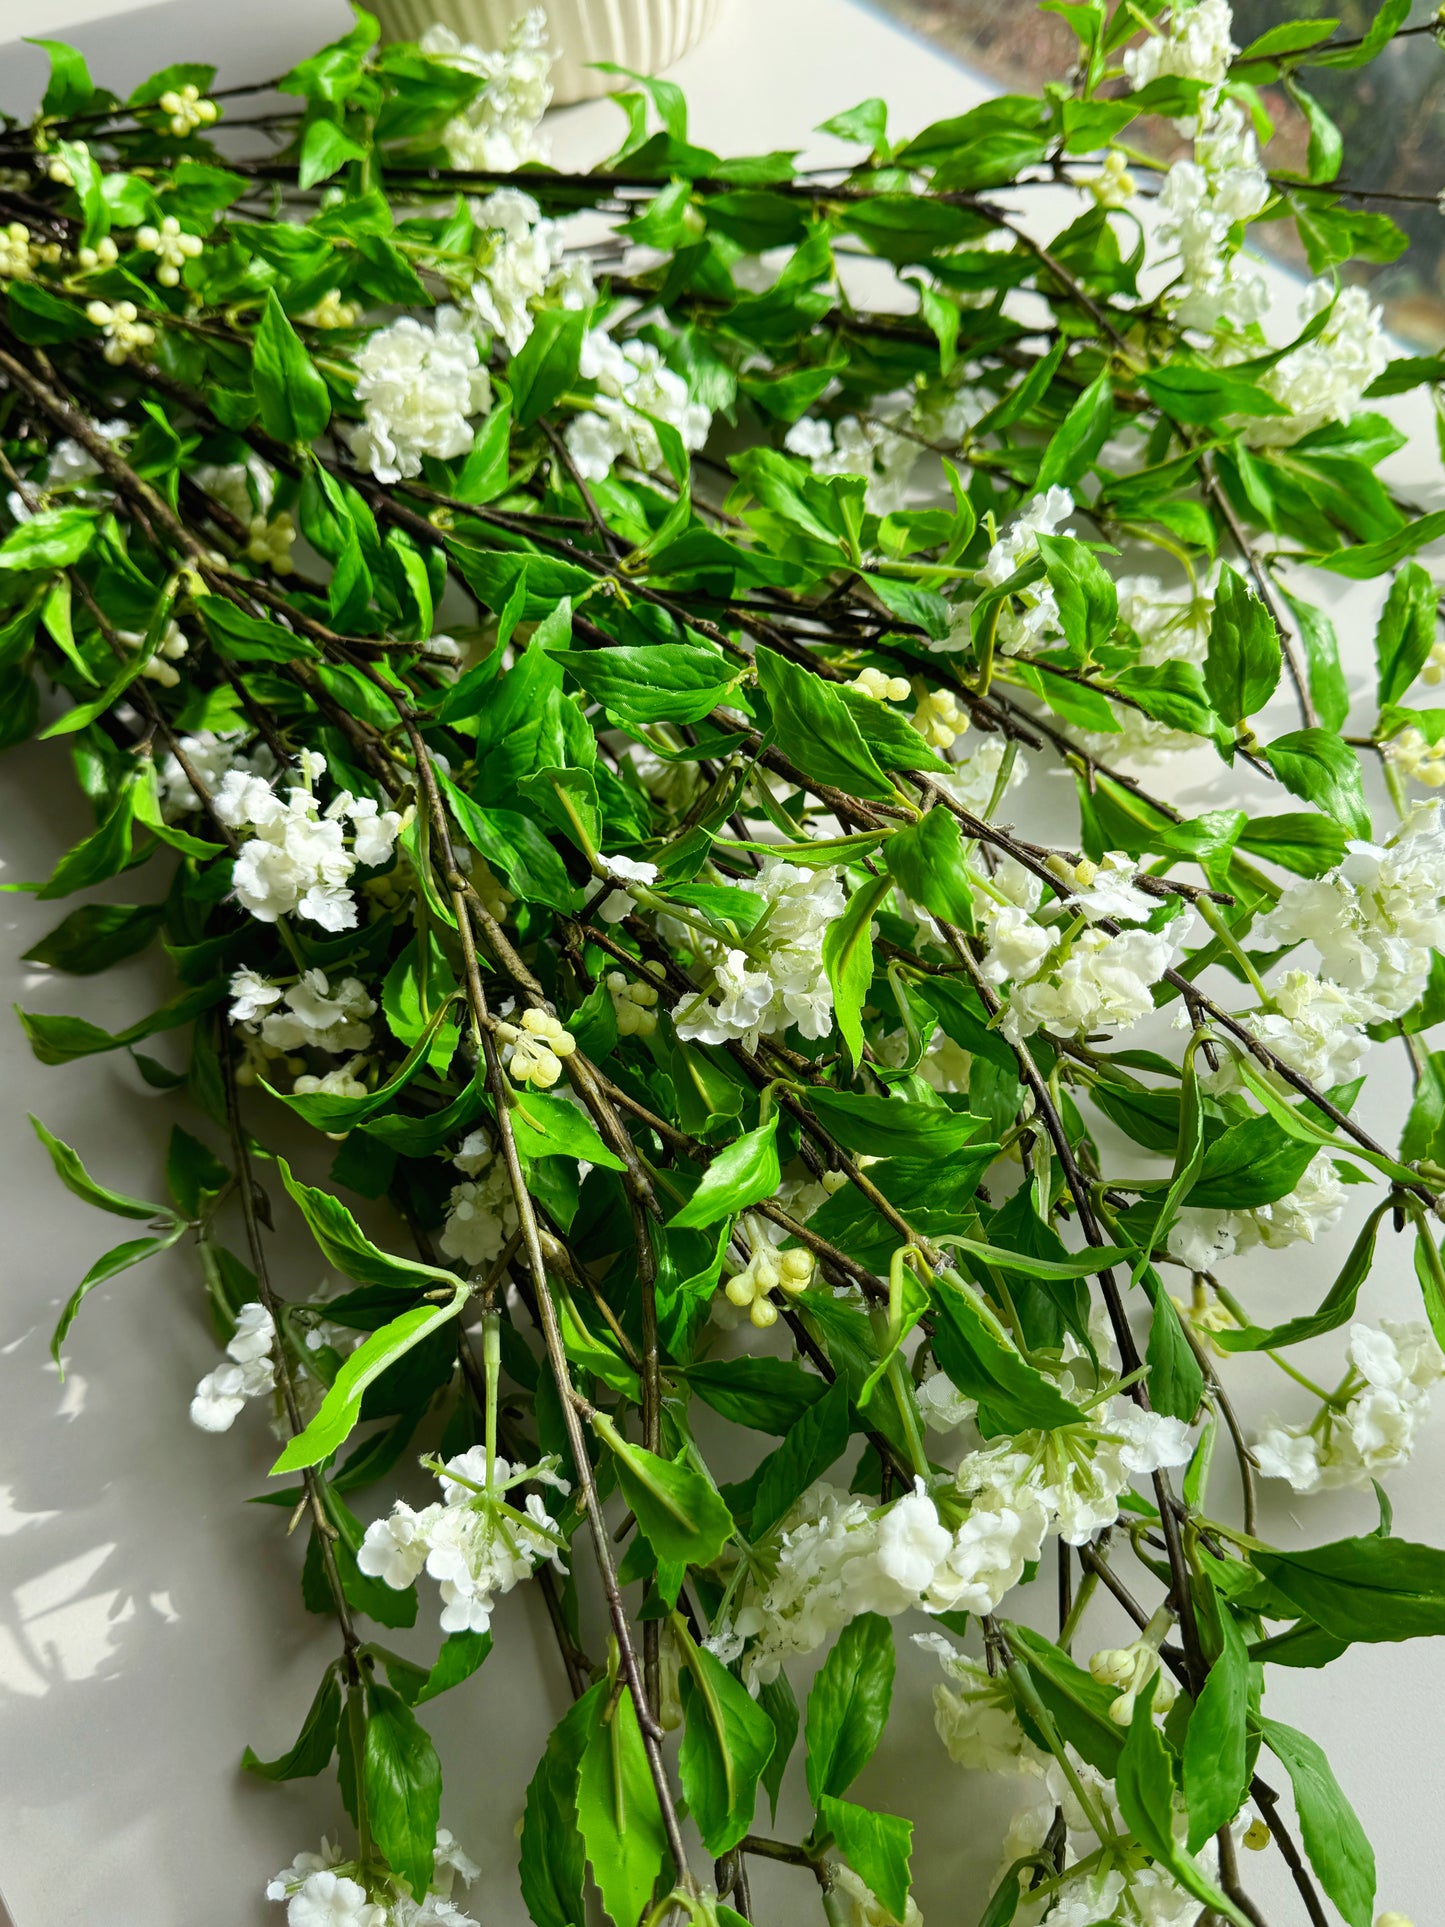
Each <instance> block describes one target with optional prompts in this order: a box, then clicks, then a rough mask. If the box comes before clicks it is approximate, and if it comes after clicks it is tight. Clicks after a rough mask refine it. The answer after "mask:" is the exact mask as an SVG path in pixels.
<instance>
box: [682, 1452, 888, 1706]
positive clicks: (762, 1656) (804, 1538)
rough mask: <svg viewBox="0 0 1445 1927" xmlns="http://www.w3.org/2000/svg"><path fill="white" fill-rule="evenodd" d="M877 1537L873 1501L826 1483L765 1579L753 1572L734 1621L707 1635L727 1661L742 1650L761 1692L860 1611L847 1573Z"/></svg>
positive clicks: (799, 1513)
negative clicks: (794, 1660)
mask: <svg viewBox="0 0 1445 1927" xmlns="http://www.w3.org/2000/svg"><path fill="white" fill-rule="evenodd" d="M872 1541H873V1525H872V1522H871V1520H870V1518H869V1512H868V1507H867V1506H866V1505H865V1504H864V1503H863V1501H862V1500H861V1499H856V1498H854V1497H853V1496H852V1495H851V1494H850V1493H847V1492H844V1491H842V1490H840V1488H839V1487H837V1486H834V1485H829V1484H828V1483H827V1482H826V1481H820V1482H819V1483H818V1484H817V1485H814V1486H810V1487H809V1489H808V1491H806V1492H805V1493H804V1494H803V1496H802V1498H801V1499H799V1500H798V1502H797V1504H796V1505H795V1506H794V1507H793V1509H792V1511H791V1512H790V1513H789V1514H788V1516H787V1518H786V1519H785V1520H784V1521H783V1523H782V1527H781V1528H780V1531H779V1534H778V1545H777V1551H776V1554H775V1555H774V1556H775V1559H776V1564H775V1567H774V1570H773V1573H772V1576H771V1578H770V1579H769V1580H768V1581H767V1582H766V1584H764V1583H762V1582H760V1581H759V1580H758V1579H757V1578H755V1577H754V1578H751V1579H750V1580H749V1582H748V1585H747V1588H746V1590H745V1592H744V1594H743V1596H742V1604H741V1605H740V1606H738V1607H737V1608H736V1609H735V1611H734V1613H733V1617H732V1619H731V1621H729V1622H722V1623H719V1624H718V1625H717V1626H716V1627H715V1628H714V1632H713V1636H712V1638H710V1639H709V1640H708V1642H707V1643H708V1646H709V1648H710V1650H712V1651H713V1652H715V1653H717V1654H718V1655H719V1656H720V1657H721V1658H723V1659H724V1660H725V1661H730V1660H733V1659H736V1658H738V1657H739V1656H740V1655H742V1656H743V1677H744V1678H745V1679H746V1681H747V1682H748V1685H749V1688H750V1689H751V1690H753V1691H756V1690H757V1688H758V1687H760V1686H765V1685H767V1684H768V1682H769V1681H770V1680H774V1679H776V1678H777V1676H778V1673H779V1671H780V1670H781V1667H782V1664H783V1661H784V1660H785V1659H790V1658H793V1657H795V1656H797V1655H800V1654H803V1653H811V1652H816V1651H817V1649H818V1647H819V1646H821V1645H822V1644H823V1643H824V1641H825V1640H827V1639H829V1638H830V1637H831V1636H832V1635H833V1634H834V1633H835V1632H838V1631H839V1630H840V1629H841V1628H842V1627H843V1626H846V1625H847V1623H848V1621H849V1620H850V1619H851V1618H852V1617H853V1616H854V1610H855V1609H854V1607H853V1605H852V1604H851V1599H850V1588H849V1585H848V1584H847V1583H846V1581H845V1577H844V1575H845V1572H846V1570H847V1569H848V1567H849V1566H850V1564H851V1562H852V1561H853V1560H854V1559H855V1558H857V1557H858V1556H859V1555H860V1554H865V1553H867V1552H868V1550H869V1549H870V1547H871V1545H872Z"/></svg>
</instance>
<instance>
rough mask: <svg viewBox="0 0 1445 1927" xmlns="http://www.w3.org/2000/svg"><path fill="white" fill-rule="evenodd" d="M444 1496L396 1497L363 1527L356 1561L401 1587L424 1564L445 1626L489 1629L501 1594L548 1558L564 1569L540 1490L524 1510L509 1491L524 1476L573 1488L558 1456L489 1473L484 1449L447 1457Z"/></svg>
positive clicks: (502, 1463)
mask: <svg viewBox="0 0 1445 1927" xmlns="http://www.w3.org/2000/svg"><path fill="white" fill-rule="evenodd" d="M438 1477H439V1478H440V1480H441V1485H442V1492H443V1494H444V1497H443V1500H442V1503H441V1504H439V1505H429V1506H425V1507H423V1509H422V1510H421V1511H420V1512H416V1511H413V1509H412V1508H411V1506H409V1505H407V1504H406V1502H405V1501H404V1500H401V1499H398V1500H397V1502H396V1504H395V1506H394V1507H393V1508H392V1510H391V1512H390V1514H389V1515H388V1516H387V1517H386V1518H384V1519H377V1520H375V1521H374V1522H373V1523H372V1524H371V1525H369V1526H368V1527H367V1529H366V1537H365V1539H364V1540H363V1542H362V1546H361V1550H360V1551H359V1552H358V1553H357V1555H356V1563H357V1565H358V1566H359V1567H360V1568H361V1570H362V1571H363V1572H364V1573H366V1574H367V1575H368V1576H369V1577H370V1578H373V1579H381V1580H383V1581H384V1582H385V1583H386V1584H387V1585H388V1586H394V1587H395V1588H396V1589H397V1590H398V1591H402V1590H404V1589H405V1588H406V1587H407V1586H410V1585H413V1584H414V1583H415V1581H416V1579H417V1578H418V1576H419V1575H420V1574H421V1572H422V1571H423V1569H425V1571H426V1572H427V1574H428V1576H429V1577H430V1578H432V1579H435V1580H436V1581H437V1582H438V1583H439V1585H440V1588H441V1597H442V1614H441V1628H442V1631H443V1632H444V1633H469V1632H470V1633H484V1632H486V1631H487V1630H488V1628H489V1627H490V1625H491V1621H492V1609H493V1607H494V1605H495V1604H496V1601H497V1598H498V1596H499V1595H501V1594H503V1593H509V1592H510V1591H511V1590H512V1588H513V1587H514V1586H515V1585H517V1584H518V1583H519V1581H521V1580H523V1579H530V1578H531V1576H532V1573H533V1571H534V1570H535V1569H536V1567H538V1566H539V1565H541V1564H542V1563H543V1562H544V1561H545V1560H551V1561H552V1563H553V1565H554V1566H555V1567H556V1569H557V1570H558V1571H559V1572H561V1571H564V1570H565V1568H564V1567H563V1566H562V1563H561V1554H562V1551H563V1549H564V1541H563V1540H562V1539H561V1537H560V1536H559V1534H558V1532H557V1529H556V1527H555V1526H554V1525H553V1523H552V1521H551V1519H550V1518H549V1517H548V1514H547V1509H546V1507H545V1506H544V1505H543V1503H542V1499H541V1495H540V1494H539V1493H536V1492H529V1493H528V1494H527V1496H526V1499H525V1501H524V1505H525V1510H519V1509H518V1508H517V1507H516V1506H514V1505H511V1504H509V1503H508V1501H507V1498H506V1494H507V1493H508V1492H510V1491H511V1490H512V1489H513V1487H515V1486H518V1485H521V1484H523V1483H524V1482H527V1481H531V1482H541V1483H543V1484H546V1485H550V1486H554V1487H555V1488H556V1490H557V1491H558V1492H561V1493H563V1494H564V1495H565V1494H566V1493H567V1492H569V1491H570V1490H571V1487H570V1486H569V1485H568V1483H567V1481H566V1480H565V1479H563V1478H561V1477H559V1476H558V1474H557V1471H556V1461H555V1460H549V1459H544V1460H542V1461H541V1462H540V1463H539V1464H537V1465H531V1466H524V1465H518V1466H514V1465H511V1464H509V1463H508V1461H507V1460H506V1459H500V1458H499V1459H495V1460H494V1461H493V1463H492V1468H491V1478H490V1480H489V1479H488V1477H487V1453H486V1448H485V1447H484V1446H480V1445H474V1446H473V1447H472V1448H471V1450H470V1451H468V1452H463V1453H460V1454H459V1455H458V1456H457V1457H456V1458H452V1459H448V1460H447V1462H446V1467H445V1469H444V1470H442V1471H439V1472H438Z"/></svg>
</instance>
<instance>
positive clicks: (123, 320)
mask: <svg viewBox="0 0 1445 1927" xmlns="http://www.w3.org/2000/svg"><path fill="white" fill-rule="evenodd" d="M85 318H86V320H87V321H92V322H94V323H95V325H96V327H97V328H99V329H100V330H101V331H102V332H103V334H104V335H105V347H104V348H103V349H102V350H101V352H102V354H104V356H105V358H106V360H107V361H108V362H109V363H110V364H111V366H112V367H119V366H120V364H121V362H123V361H129V360H130V359H131V357H132V356H133V355H135V354H137V353H138V352H139V351H140V350H141V349H142V348H149V347H151V346H152V345H153V344H154V342H155V338H156V331H155V329H154V328H153V327H152V326H151V325H150V323H149V322H148V321H142V320H141V318H140V310H139V308H137V307H136V305H135V303H134V302H133V301H117V302H115V303H114V304H112V303H111V302H109V301H88V302H87V303H86V304H85Z"/></svg>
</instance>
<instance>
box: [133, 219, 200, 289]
mask: <svg viewBox="0 0 1445 1927" xmlns="http://www.w3.org/2000/svg"><path fill="white" fill-rule="evenodd" d="M135 244H136V246H137V247H138V248H141V249H143V250H144V251H145V252H146V253H147V254H157V255H159V256H160V263H161V264H160V266H159V267H158V268H157V269H156V280H157V281H159V282H160V284H161V286H162V287H163V288H174V287H176V286H178V285H179V283H180V278H181V269H182V268H183V267H184V266H185V265H186V263H187V261H194V260H195V258H196V256H197V255H198V254H202V253H204V251H205V246H206V244H205V242H204V241H203V240H202V239H201V237H200V235H199V234H187V233H186V232H185V230H184V229H183V228H182V226H181V224H180V222H179V221H178V220H177V219H176V217H175V215H174V214H168V215H167V216H166V218H165V219H164V220H163V221H162V222H161V224H160V226H159V227H139V228H137V229H136V231H135Z"/></svg>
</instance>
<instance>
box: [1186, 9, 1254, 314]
mask: <svg viewBox="0 0 1445 1927" xmlns="http://www.w3.org/2000/svg"><path fill="white" fill-rule="evenodd" d="M1206 3H1207V0H1206ZM1224 11H1225V12H1227V11H1228V9H1227V8H1226V9H1224ZM1271 192H1272V190H1271V188H1270V185H1269V178H1268V176H1267V175H1266V173H1265V171H1264V169H1263V168H1262V167H1261V166H1260V162H1259V144H1258V142H1257V141H1256V140H1255V137H1254V134H1253V131H1252V130H1251V129H1250V127H1249V126H1248V124H1247V122H1246V121H1245V118H1244V113H1243V111H1242V109H1241V108H1240V107H1239V106H1238V104H1237V103H1236V102H1234V101H1232V100H1230V101H1225V102H1224V103H1223V105H1222V106H1220V107H1219V108H1218V109H1217V111H1216V112H1215V113H1214V114H1213V115H1212V117H1207V118H1206V119H1205V123H1204V124H1203V125H1202V126H1201V128H1200V131H1199V133H1198V134H1197V135H1196V136H1195V140H1194V159H1193V160H1192V161H1176V162H1175V163H1174V165H1173V166H1172V167H1171V168H1170V170H1169V172H1168V174H1167V176H1166V177H1165V181H1164V186H1163V189H1162V191H1161V193H1160V196H1159V212H1160V215H1161V217H1162V218H1161V220H1160V223H1159V227H1158V237H1159V239H1160V241H1161V242H1163V243H1164V245H1165V246H1166V247H1168V246H1172V247H1173V248H1174V249H1175V250H1176V251H1177V253H1178V256H1179V277H1178V281H1177V283H1176V285H1175V287H1174V288H1173V290H1172V291H1171V294H1170V303H1171V306H1172V309H1173V313H1174V317H1175V319H1176V320H1177V321H1179V322H1182V323H1183V325H1184V326H1185V327H1187V328H1199V329H1201V330H1203V331H1204V332H1205V333H1207V334H1214V333H1216V332H1218V331H1219V330H1220V329H1230V330H1236V331H1237V330H1239V329H1243V328H1248V327H1250V326H1251V325H1252V324H1253V323H1255V322H1258V321H1261V320H1263V318H1264V315H1265V313H1266V311H1267V309H1268V306H1269V293H1268V289H1267V288H1266V286H1265V282H1264V277H1263V276H1262V275H1261V274H1260V273H1259V272H1258V270H1257V269H1255V268H1253V267H1251V266H1250V264H1249V263H1248V261H1246V260H1245V259H1244V257H1243V256H1242V255H1241V254H1240V253H1239V250H1238V248H1237V246H1236V245H1235V236H1236V230H1237V229H1238V228H1239V227H1240V226H1241V225H1242V224H1243V223H1245V222H1248V221H1252V220H1253V219H1254V218H1255V216H1256V215H1258V214H1260V213H1262V212H1263V210H1264V208H1265V207H1266V205H1267V204H1268V202H1269V199H1270V195H1271Z"/></svg>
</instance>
